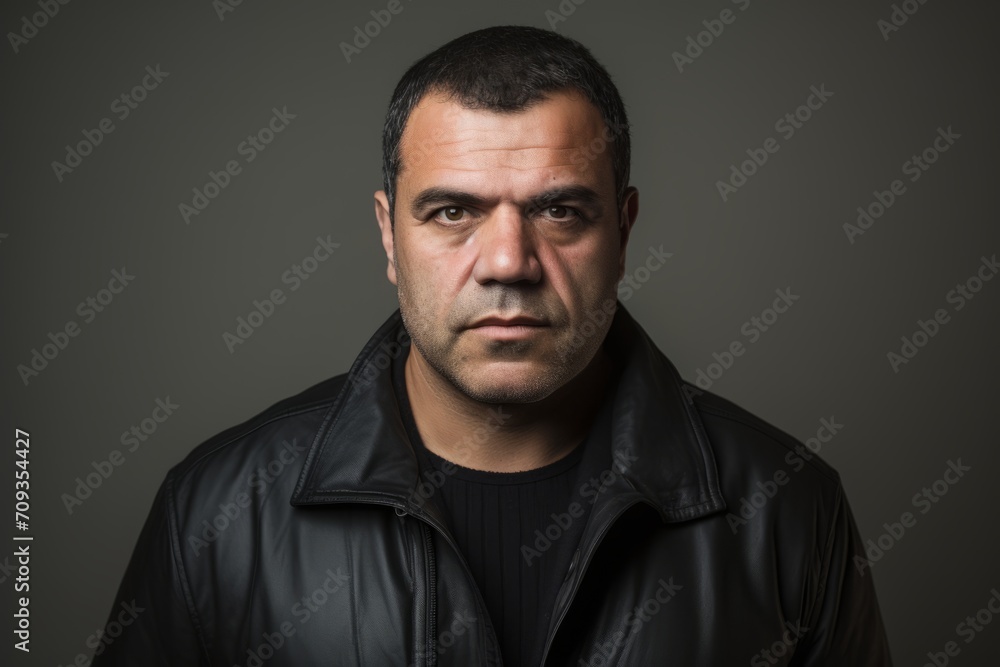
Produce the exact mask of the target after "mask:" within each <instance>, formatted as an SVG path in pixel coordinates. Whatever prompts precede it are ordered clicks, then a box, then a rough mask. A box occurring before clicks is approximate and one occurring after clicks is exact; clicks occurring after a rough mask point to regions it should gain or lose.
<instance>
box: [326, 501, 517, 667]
mask: <svg viewBox="0 0 1000 667" xmlns="http://www.w3.org/2000/svg"><path fill="white" fill-rule="evenodd" d="M328 500H329V502H332V503H362V504H370V505H387V506H389V507H394V508H395V509H396V514H397V515H398V516H402V515H404V514H409V515H411V516H413V517H415V518H416V519H417V520H419V521H421V522H423V523H424V524H426V525H427V526H430V527H431V528H434V529H435V530H436V531H438V532H439V533H441V536H442V537H444V539H445V541H446V542H447V543H448V544H449V545H450V546H451V548H452V549H454V550H455V553H456V554H457V555H458V559H459V562H460V563H462V568H463V569H464V570H465V575H466V577H467V579H468V581H469V583H470V585H471V587H472V590H473V592H474V593H475V594H476V603H477V605H478V608H479V610H480V612H481V613H483V614H485V613H486V601H485V600H484V599H483V594H482V592H481V591H480V590H479V586H478V585H476V579H475V577H473V576H472V570H471V569H469V564H468V563H467V562H466V561H465V556H464V555H463V554H462V551H461V550H460V549H459V548H458V545H457V544H455V541H454V540H453V539H452V538H451V536H450V535H449V534H448V533H447V531H446V529H445V528H444V527H443V526H440V525H439V524H438V523H437V522H436V521H435V520H434V519H433V518H431V517H429V516H426V515H424V514H417V513H414V512H410V511H409V509H407V506H406V505H404V504H403V503H399V502H394V501H392V500H388V499H386V498H384V497H379V496H333V497H330V498H329V499H328ZM424 557H425V558H426V559H427V560H428V562H430V563H431V565H430V570H429V573H430V575H431V582H430V583H432V584H434V586H435V588H436V584H437V581H436V579H437V572H436V569H435V567H434V564H433V559H434V554H433V545H431V543H430V542H429V541H428V540H427V534H426V533H425V539H424ZM436 601H437V598H436V591H435V595H434V596H433V597H432V601H431V603H430V604H431V605H432V607H431V608H430V609H429V610H428V611H429V612H430V611H433V613H434V614H435V615H436V614H437V605H436ZM485 618H486V617H485V616H484V619H485ZM434 620H435V621H436V619H434ZM485 626H486V633H487V634H488V639H489V640H492V642H493V646H494V647H496V653H497V659H496V663H495V667H503V657H502V656H501V655H500V642H498V641H497V637H496V633H495V632H494V630H493V624H492V623H490V622H489V621H486V622H485ZM431 639H432V640H433V643H432V644H431V646H433V651H434V657H433V658H432V659H431V660H433V661H435V662H436V660H437V642H436V640H434V638H433V637H431ZM430 664H433V663H430ZM483 664H484V665H485V664H486V663H485V662H484V663H483Z"/></svg>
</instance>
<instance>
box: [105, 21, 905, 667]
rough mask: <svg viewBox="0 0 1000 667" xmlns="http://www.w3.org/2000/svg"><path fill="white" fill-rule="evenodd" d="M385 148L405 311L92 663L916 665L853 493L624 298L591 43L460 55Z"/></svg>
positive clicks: (180, 508)
mask: <svg viewBox="0 0 1000 667" xmlns="http://www.w3.org/2000/svg"><path fill="white" fill-rule="evenodd" d="M383 157H384V190H383V191H379V192H377V193H376V194H375V213H376V217H377V220H378V224H379V227H380V230H381V239H382V244H383V246H384V248H385V252H386V255H387V258H388V264H387V271H388V278H389V280H390V281H391V282H392V283H393V284H395V285H396V286H397V288H398V295H399V310H398V311H397V312H396V313H394V314H393V315H392V316H391V317H390V318H389V319H388V320H387V321H386V322H385V323H384V324H383V325H382V327H381V328H380V329H379V330H378V332H376V334H375V335H374V336H373V337H372V338H371V340H370V341H369V342H368V344H367V345H366V346H365V348H364V349H363V350H362V351H361V354H360V355H359V356H358V358H357V360H356V361H355V363H354V365H353V367H352V368H351V370H350V372H349V373H347V374H346V375H340V376H337V377H334V378H332V379H330V380H328V381H326V382H324V383H321V384H319V385H317V386H315V387H312V388H311V389H308V390H306V391H305V392H303V393H301V394H299V395H298V396H295V397H292V398H289V399H286V400H284V401H282V402H280V403H278V404H276V405H274V406H273V407H271V408H270V409H268V410H266V411H264V412H263V413H261V414H260V415H258V416H257V417H255V418H253V419H251V420H249V421H248V422H246V423H244V424H241V425H239V426H236V427H234V428H232V429H230V430H228V431H225V432H223V433H221V434H219V435H217V436H216V437H214V438H212V439H210V440H209V441H207V442H206V443H203V444H202V445H200V446H199V447H197V448H196V449H195V450H194V451H193V452H192V453H191V454H190V455H189V456H188V457H187V458H186V459H185V460H184V461H183V462H181V463H180V464H179V465H177V466H175V467H174V468H173V469H172V470H171V471H170V472H169V473H168V475H167V477H166V479H165V481H164V482H163V485H162V486H161V488H160V490H159V492H158V494H157V496H156V499H155V501H154V504H153V508H152V510H151V512H150V515H149V518H148V520H147V522H146V525H145V527H144V528H143V531H142V534H141V536H140V537H139V541H138V544H137V546H136V549H135V553H134V554H133V557H132V561H131V563H130V565H129V567H128V571H127V572H126V574H125V577H124V580H123V582H122V585H121V588H120V590H119V594H118V596H119V602H117V603H116V608H115V609H116V611H117V609H118V607H117V605H118V604H132V605H133V606H134V607H135V608H138V609H140V610H141V611H138V612H137V614H136V615H135V618H134V621H132V624H131V625H130V626H129V627H126V628H124V630H123V631H122V633H121V635H120V636H119V637H118V638H116V639H114V640H113V641H112V642H110V643H109V644H108V646H107V648H106V649H105V650H103V651H102V653H101V655H100V656H98V658H97V660H96V661H95V663H94V664H95V665H98V667H104V666H106V665H112V664H114V665H125V664H141V665H225V666H227V667H228V666H230V665H244V666H248V667H250V666H259V665H262V664H269V665H442V666H443V665H463V666H464V665H501V664H503V665H540V664H544V665H574V666H576V665H661V664H675V665H735V664H747V663H750V664H751V665H800V666H818V665H851V666H852V667H857V666H876V665H877V666H885V665H890V664H891V660H890V657H889V649H888V644H887V641H886V638H885V632H884V629H883V624H882V620H881V617H880V613H879V609H878V604H877V601H876V597H875V592H874V588H873V584H872V578H871V575H870V570H868V569H867V568H865V567H863V566H861V567H859V566H857V563H859V562H863V559H864V552H863V550H862V546H861V544H860V539H859V536H858V531H857V529H856V527H855V524H854V520H853V517H852V515H851V510H850V507H849V505H848V503H847V500H846V498H845V496H844V492H843V488H842V486H841V484H840V481H839V478H838V476H837V473H836V472H835V471H834V470H833V469H831V468H830V467H829V466H828V465H826V464H825V463H823V462H822V461H821V460H820V459H819V458H818V457H816V456H814V455H812V454H811V453H810V452H809V451H808V450H806V449H805V448H803V447H802V445H801V444H800V443H798V442H797V441H796V440H794V439H793V438H791V437H790V436H788V435H787V434H785V433H782V432H781V431H779V430H777V429H775V428H774V427H772V426H770V425H768V424H766V423H764V422H763V421H762V420H760V419H758V418H756V417H754V416H753V415H751V414H748V413H747V412H745V411H744V410H742V409H740V408H738V407H737V406H735V405H733V404H731V403H729V402H727V401H725V400H723V399H721V398H718V397H716V396H713V395H711V394H709V393H707V392H702V391H699V390H697V389H696V388H695V387H694V386H692V385H690V384H688V383H686V382H683V381H682V380H681V379H680V377H679V376H678V374H677V372H676V370H675V369H674V367H673V366H672V365H671V364H670V362H669V361H668V360H667V359H666V358H665V357H664V356H663V354H662V353H661V352H660V351H659V350H658V349H657V348H656V347H655V345H654V344H653V342H652V341H651V340H650V338H649V337H648V336H647V335H646V334H645V332H644V331H643V330H642V328H641V327H640V326H639V325H638V324H637V323H636V322H635V320H633V319H632V318H631V316H630V315H629V314H628V312H627V311H626V310H625V309H624V307H623V306H622V305H621V304H620V303H619V302H617V300H616V294H617V285H618V283H619V281H620V280H621V279H622V278H623V276H624V272H625V255H626V253H625V251H626V246H627V243H628V239H629V233H630V231H631V229H632V225H633V224H634V223H635V221H636V218H637V215H638V193H637V191H636V189H635V188H634V187H630V186H629V185H628V182H629V130H628V120H627V118H626V114H625V109H624V105H623V104H622V101H621V98H620V96H619V94H618V92H617V90H616V88H615V86H614V84H613V83H612V81H611V79H610V77H609V76H608V74H607V72H606V71H605V70H604V69H603V68H602V67H601V66H600V65H599V64H598V63H597V62H596V61H595V60H594V59H593V57H592V56H591V54H590V53H589V51H587V49H585V48H584V47H583V46H582V45H580V44H579V43H577V42H575V41H573V40H570V39H567V38H565V37H561V36H559V35H557V34H555V33H552V32H549V31H544V30H539V29H535V28H527V27H513V26H504V27H495V28H489V29H485V30H479V31H476V32H473V33H470V34H467V35H464V36H462V37H460V38H458V39H456V40H454V41H452V42H450V43H449V44H446V45H445V46H443V47H441V48H440V49H438V50H437V51H435V52H434V53H432V54H430V55H428V56H426V57H425V58H423V59H422V60H420V61H418V62H417V63H416V64H414V65H413V67H411V68H410V70H409V71H408V72H407V73H406V74H405V75H404V77H403V79H402V80H401V81H400V83H399V84H398V86H397V88H396V90H395V93H394V94H393V97H392V100H391V102H390V106H389V111H388V114H387V118H386V122H385V130H384V136H383ZM654 252H655V251H654ZM654 261H661V262H662V261H663V258H662V256H658V257H656V258H654ZM411 343H412V344H411ZM748 498H752V499H753V501H752V502H753V505H752V507H753V509H754V512H753V513H747V512H744V511H743V510H741V499H742V500H745V499H748ZM114 613H116V612H113V615H114Z"/></svg>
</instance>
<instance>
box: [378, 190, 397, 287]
mask: <svg viewBox="0 0 1000 667" xmlns="http://www.w3.org/2000/svg"><path fill="white" fill-rule="evenodd" d="M375 219H376V220H378V226H379V229H380V230H381V232H382V247H383V248H384V249H385V256H386V258H387V259H388V260H389V263H388V265H387V267H386V275H387V276H388V277H389V282H390V283H392V284H393V285H396V255H395V251H394V248H393V240H394V239H393V229H392V220H391V219H390V216H389V199H388V198H387V197H386V196H385V191H384V190H379V191H378V192H376V193H375Z"/></svg>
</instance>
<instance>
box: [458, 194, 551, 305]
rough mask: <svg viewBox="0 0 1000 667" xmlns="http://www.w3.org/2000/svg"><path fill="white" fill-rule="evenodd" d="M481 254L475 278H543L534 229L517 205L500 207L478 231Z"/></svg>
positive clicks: (533, 280) (511, 280)
mask: <svg viewBox="0 0 1000 667" xmlns="http://www.w3.org/2000/svg"><path fill="white" fill-rule="evenodd" d="M476 236H477V243H478V244H479V255H478V258H477V260H476V266H475V269H474V270H473V277H474V278H475V279H476V282H478V283H479V284H481V285H485V284H486V283H488V282H490V281H494V280H495V281H497V282H501V283H515V282H519V281H527V282H530V283H537V282H538V281H540V280H541V279H542V265H541V262H540V261H539V259H538V254H537V247H536V241H537V239H536V236H535V229H534V227H533V226H532V224H531V221H530V220H529V219H527V218H526V217H525V216H524V215H522V214H521V211H520V210H518V209H517V208H516V207H502V206H501V207H497V208H496V209H494V210H493V212H492V215H491V216H490V219H489V220H487V221H486V222H484V223H482V224H481V225H480V227H479V229H478V230H477V235H476Z"/></svg>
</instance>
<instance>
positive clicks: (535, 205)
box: [410, 185, 604, 218]
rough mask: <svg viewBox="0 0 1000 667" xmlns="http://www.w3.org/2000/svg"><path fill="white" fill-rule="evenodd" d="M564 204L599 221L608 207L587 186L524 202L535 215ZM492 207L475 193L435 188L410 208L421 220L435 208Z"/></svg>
mask: <svg viewBox="0 0 1000 667" xmlns="http://www.w3.org/2000/svg"><path fill="white" fill-rule="evenodd" d="M563 202H565V203H574V204H577V205H579V206H580V207H581V208H585V209H587V210H588V212H589V213H590V214H591V215H592V216H594V217H597V218H599V217H601V215H603V213H604V207H603V206H601V196H600V195H599V194H597V192H595V191H594V190H592V189H591V188H588V187H587V186H585V185H567V186H563V187H558V188H552V189H550V190H545V191H544V192H540V193H538V194H537V195H534V196H532V197H531V198H530V199H529V200H527V201H526V202H524V205H525V208H527V209H528V210H529V211H531V210H537V209H541V208H545V207H546V206H553V205H555V204H556V203H563ZM489 203H490V201H489V200H488V199H486V198H485V197H480V196H479V195H477V194H474V193H471V192H464V191H462V190H453V189H451V188H443V187H436V186H435V187H430V188H427V189H426V190H423V191H421V192H420V193H419V194H418V195H417V196H416V197H414V199H413V203H412V204H410V214H411V215H412V216H413V217H414V218H420V217H421V216H422V215H423V214H425V213H427V212H428V211H429V209H430V208H431V207H434V208H437V207H440V206H468V207H470V208H483V207H485V206H487V205H488V204H489Z"/></svg>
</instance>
